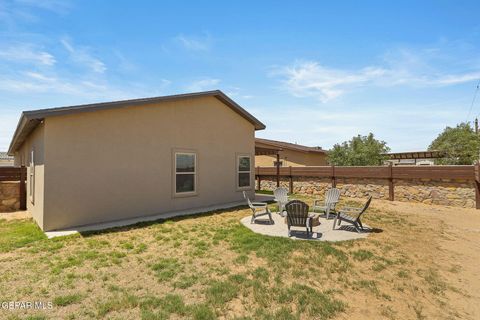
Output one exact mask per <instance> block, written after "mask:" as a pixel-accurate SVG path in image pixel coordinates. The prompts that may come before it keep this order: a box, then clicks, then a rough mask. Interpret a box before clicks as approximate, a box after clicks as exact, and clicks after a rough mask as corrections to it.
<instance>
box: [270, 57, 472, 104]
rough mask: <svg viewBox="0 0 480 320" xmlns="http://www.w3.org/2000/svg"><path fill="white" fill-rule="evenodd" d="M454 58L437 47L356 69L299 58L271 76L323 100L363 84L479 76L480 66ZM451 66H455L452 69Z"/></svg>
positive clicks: (451, 81) (448, 81)
mask: <svg viewBox="0 0 480 320" xmlns="http://www.w3.org/2000/svg"><path fill="white" fill-rule="evenodd" d="M457 59H458V58H457ZM453 60H454V59H453V58H450V57H448V58H445V57H442V56H441V55H439V54H438V50H433V49H425V50H421V51H419V52H415V51H412V50H406V49H400V50H396V51H392V52H389V53H388V54H386V55H385V56H384V59H383V61H382V62H381V63H379V64H378V65H370V66H366V67H363V68H359V69H356V70H348V69H341V68H332V67H327V66H324V65H322V64H321V63H319V62H317V61H297V62H295V63H293V64H292V65H289V66H284V67H279V68H278V67H277V68H274V71H273V72H272V73H271V75H273V76H276V77H280V78H281V82H282V84H283V88H285V89H286V90H287V91H288V92H289V93H290V94H292V95H294V96H296V97H316V98H318V99H319V100H320V101H322V102H327V101H329V100H333V99H335V98H338V97H340V96H342V95H344V94H346V93H348V92H350V91H352V90H354V89H358V88H361V87H392V86H411V87H442V86H449V85H455V84H460V83H465V82H469V81H473V80H476V79H479V78H480V68H477V69H475V68H473V69H472V67H471V66H458V65H455V64H456V61H455V63H454V61H453ZM450 65H453V67H452V68H450V69H451V70H449V69H448V67H449V66H450ZM452 70H453V71H452Z"/></svg>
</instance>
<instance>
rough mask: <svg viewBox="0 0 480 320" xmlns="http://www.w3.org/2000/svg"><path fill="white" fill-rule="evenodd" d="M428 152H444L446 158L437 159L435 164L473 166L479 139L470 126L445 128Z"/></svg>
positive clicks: (461, 125) (479, 150) (479, 148)
mask: <svg viewBox="0 0 480 320" xmlns="http://www.w3.org/2000/svg"><path fill="white" fill-rule="evenodd" d="M428 150H438V151H443V152H445V154H446V157H445V158H444V159H437V160H436V161H435V162H436V163H437V164H473V163H474V162H475V161H476V160H478V153H479V152H480V139H479V137H478V135H477V134H475V131H474V130H473V129H472V127H471V126H470V124H468V123H460V124H458V125H457V126H456V127H455V128H451V127H446V128H445V130H443V132H442V133H440V134H439V135H438V137H437V138H436V139H435V140H433V142H432V143H431V144H430V146H429V147H428Z"/></svg>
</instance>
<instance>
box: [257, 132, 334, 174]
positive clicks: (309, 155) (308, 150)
mask: <svg viewBox="0 0 480 320" xmlns="http://www.w3.org/2000/svg"><path fill="white" fill-rule="evenodd" d="M255 147H256V148H257V149H259V150H262V149H272V148H277V149H278V150H279V151H278V154H279V155H280V165H281V166H285V167H288V166H292V167H303V166H326V165H327V151H325V150H323V149H322V148H320V147H306V146H302V145H299V144H296V143H288V142H282V141H276V140H268V139H260V138H255ZM257 153H260V154H258V155H256V156H255V165H256V166H260V167H272V166H275V163H276V161H277V156H276V154H272V153H271V152H270V153H269V154H261V152H257Z"/></svg>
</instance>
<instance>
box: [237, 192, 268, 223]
mask: <svg viewBox="0 0 480 320" xmlns="http://www.w3.org/2000/svg"><path fill="white" fill-rule="evenodd" d="M243 197H244V198H245V200H247V203H248V206H249V207H250V209H251V210H252V219H251V220H250V223H254V222H255V219H256V218H258V217H261V216H265V215H268V219H269V221H270V224H273V219H272V214H271V213H270V210H269V209H268V204H267V203H265V202H251V201H250V199H249V198H248V196H247V193H246V192H245V191H243Z"/></svg>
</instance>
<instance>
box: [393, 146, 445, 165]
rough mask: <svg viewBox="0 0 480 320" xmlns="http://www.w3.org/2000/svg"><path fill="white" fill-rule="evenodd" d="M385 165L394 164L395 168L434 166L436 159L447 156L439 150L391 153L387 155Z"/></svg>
mask: <svg viewBox="0 0 480 320" xmlns="http://www.w3.org/2000/svg"><path fill="white" fill-rule="evenodd" d="M385 156H386V157H387V160H385V164H387V165H389V164H392V165H394V166H402V165H403V166H405V165H412V166H432V165H434V164H435V159H441V158H445V156H446V154H445V152H442V151H437V150H426V151H407V152H391V153H386V154H385Z"/></svg>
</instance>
